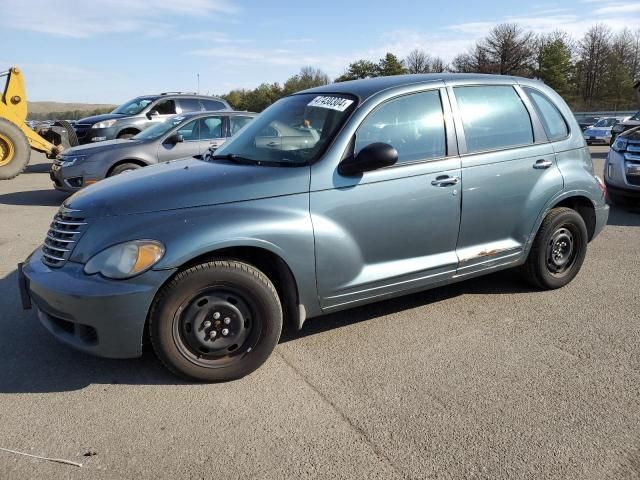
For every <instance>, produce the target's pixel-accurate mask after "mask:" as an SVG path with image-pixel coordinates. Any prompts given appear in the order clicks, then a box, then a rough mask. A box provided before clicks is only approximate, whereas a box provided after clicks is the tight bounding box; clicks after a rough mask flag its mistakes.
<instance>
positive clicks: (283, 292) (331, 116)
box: [19, 74, 609, 381]
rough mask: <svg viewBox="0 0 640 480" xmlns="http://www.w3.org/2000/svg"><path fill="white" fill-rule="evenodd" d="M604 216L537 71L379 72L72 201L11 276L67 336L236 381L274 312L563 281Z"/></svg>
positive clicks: (279, 316)
mask: <svg viewBox="0 0 640 480" xmlns="http://www.w3.org/2000/svg"><path fill="white" fill-rule="evenodd" d="M608 213H609V210H608V206H607V205H606V203H605V189H604V184H603V183H602V182H601V180H600V179H599V178H597V177H596V176H595V175H594V171H593V165H592V163H591V156H590V154H589V151H588V149H587V147H586V145H585V141H584V138H583V136H582V132H581V130H580V127H579V126H578V124H577V122H576V120H575V119H574V117H573V115H572V114H571V111H570V110H569V108H568V107H567V105H566V104H565V103H564V101H563V100H562V99H561V98H560V97H559V96H558V95H557V94H556V93H555V92H553V91H552V90H551V89H550V88H548V87H546V86H545V85H543V84H542V83H539V82H536V81H532V80H527V79H521V78H514V77H503V76H482V75H453V74H451V75H448V74H437V75H435V74H434V75H409V76H397V77H386V78H373V79H367V80H359V81H355V82H345V83H339V84H334V85H327V86H324V87H319V88H316V89H312V90H307V91H304V92H301V93H297V94H295V95H291V96H289V97H286V98H284V99H282V100H279V101H278V102H276V103H275V104H274V105H272V106H271V107H269V108H268V109H267V110H265V111H264V112H263V113H262V114H261V115H259V116H258V117H256V118H255V120H253V121H252V122H251V123H249V124H248V125H247V126H245V127H244V128H243V129H242V130H241V131H240V132H239V133H238V134H237V135H236V136H235V137H234V138H232V139H231V140H229V141H228V142H226V143H225V144H224V145H223V146H222V147H221V148H220V149H219V150H217V151H216V153H215V155H213V156H210V157H208V158H207V159H206V160H197V159H194V158H189V159H184V160H175V161H171V162H167V163H163V164H158V165H153V166H150V167H146V168H143V169H140V170H135V171H133V172H129V173H127V174H125V175H118V176H116V177H112V178H108V179H106V180H104V181H101V182H99V183H97V184H96V185H92V186H90V187H88V188H86V189H84V190H82V191H80V192H78V193H76V194H74V195H73V196H71V197H70V198H69V199H68V200H67V201H66V202H65V204H64V205H63V207H62V208H61V209H60V211H59V212H58V214H57V215H56V216H55V218H54V220H53V223H52V226H51V229H50V230H49V232H48V234H47V235H46V237H45V238H46V239H45V243H44V245H42V247H40V248H38V249H37V250H36V251H35V252H34V253H33V254H32V255H31V256H30V257H29V258H28V259H27V260H26V263H25V264H24V265H23V266H22V268H20V269H19V271H20V272H21V273H20V275H19V278H20V285H21V289H22V290H21V291H22V292H23V301H24V305H25V307H28V306H29V305H30V302H31V300H32V301H33V302H34V303H35V305H36V306H37V309H38V315H39V318H40V320H41V322H42V323H43V324H44V325H45V327H46V328H48V329H49V330H50V331H51V333H52V334H53V335H54V336H55V337H57V338H58V339H60V340H61V341H63V342H65V343H67V344H69V345H71V346H73V347H75V348H78V349H80V350H83V351H85V352H90V353H94V354H96V355H102V356H107V357H118V358H124V357H135V356H139V355H141V354H142V343H143V337H144V336H145V334H146V333H145V332H148V335H149V336H150V339H151V343H152V344H153V347H154V349H155V351H156V353H157V355H158V357H159V358H160V359H161V360H162V361H163V362H164V364H165V365H166V366H167V367H168V368H169V369H170V370H172V371H173V372H176V373H177V374H180V375H183V376H186V377H188V378H192V379H197V380H204V381H219V380H229V379H234V378H239V377H242V376H243V375H246V374H248V373H250V372H252V371H253V370H255V369H256V368H258V367H259V366H260V365H261V364H262V363H263V362H264V361H265V360H266V359H267V357H268V356H269V355H270V354H271V352H272V350H273V349H274V347H275V346H276V344H277V343H278V339H279V338H280V333H281V330H282V327H283V323H284V322H286V323H288V324H289V325H290V326H292V327H293V328H303V325H304V322H305V320H306V319H308V318H311V317H318V316H320V315H322V314H325V313H329V312H336V311H339V310H344V309H347V308H350V307H353V306H355V305H361V304H365V303H369V302H374V301H378V300H381V299H384V298H389V297H393V296H398V295H403V294H406V293H408V292H413V291H417V290H422V289H426V288H433V287H437V286H442V285H446V284H448V283H452V282H457V281H461V280H464V279H467V278H471V277H475V276H478V275H484V274H487V273H491V272H495V271H497V270H501V269H505V268H512V267H518V268H520V269H521V270H522V272H523V275H524V277H525V278H526V279H527V280H529V281H530V282H531V283H532V284H533V285H535V286H536V287H537V288H540V289H553V288H559V287H562V286H564V285H566V284H567V283H569V282H570V281H571V280H572V279H573V278H574V277H575V276H576V275H577V274H578V271H579V270H580V267H581V265H582V262H583V261H584V259H585V255H586V253H587V243H588V242H589V241H590V240H591V239H593V238H594V237H595V236H596V235H597V234H598V233H599V232H600V231H601V230H602V228H603V227H604V225H605V224H606V222H607V216H608ZM43 236H44V234H43Z"/></svg>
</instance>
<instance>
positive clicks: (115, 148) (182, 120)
mask: <svg viewBox="0 0 640 480" xmlns="http://www.w3.org/2000/svg"><path fill="white" fill-rule="evenodd" d="M253 117H255V113H250V112H229V111H218V112H191V113H185V114H181V115H175V116H173V117H170V118H169V119H168V120H165V121H164V122H162V123H157V124H155V125H154V126H153V127H151V128H148V129H146V130H144V131H142V132H140V133H138V134H137V135H136V136H134V137H133V138H131V139H128V140H109V141H106V142H99V143H92V144H88V145H80V146H78V147H75V148H71V149H68V150H65V151H64V152H63V153H62V154H61V155H59V156H58V158H56V160H55V161H54V163H53V165H52V166H51V172H50V176H51V180H53V185H54V187H55V188H56V189H57V190H62V191H66V192H73V191H76V190H80V189H81V188H83V187H86V186H87V185H91V184H93V183H96V182H97V181H99V180H102V179H103V178H106V177H111V176H113V175H117V174H119V173H122V172H127V171H130V170H136V169H138V168H141V167H146V166H147V165H153V164H155V163H159V162H166V161H167V160H174V159H176V158H184V157H193V156H196V155H205V154H207V153H208V151H209V150H210V149H211V148H213V149H216V148H218V147H220V146H221V145H222V144H223V143H224V142H225V141H226V139H227V138H229V137H230V136H231V135H233V134H234V133H235V132H237V131H238V130H240V129H241V128H242V127H243V126H244V125H246V124H247V123H249V122H250V121H251V119H252V118H253Z"/></svg>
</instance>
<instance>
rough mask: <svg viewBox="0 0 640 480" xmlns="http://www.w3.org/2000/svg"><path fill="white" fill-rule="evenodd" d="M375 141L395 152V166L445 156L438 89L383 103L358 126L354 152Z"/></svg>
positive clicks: (443, 129) (443, 130) (442, 120)
mask: <svg viewBox="0 0 640 480" xmlns="http://www.w3.org/2000/svg"><path fill="white" fill-rule="evenodd" d="M376 142H383V143H388V144H389V145H391V146H392V147H394V148H395V149H396V150H397V151H398V163H407V162H414V161H419V160H427V159H432V158H441V157H444V156H446V141H445V127H444V116H443V113H442V102H441V101H440V92H439V91H437V90H433V91H429V92H422V93H415V94H412V95H405V96H403V97H399V98H396V99H393V100H389V101H388V102H386V103H384V104H382V106H380V107H379V108H378V109H377V110H374V111H373V112H372V113H371V114H370V115H369V116H368V117H367V118H366V119H365V120H364V121H363V122H362V124H361V125H360V127H358V131H357V132H356V144H355V153H356V154H357V153H358V152H359V151H360V150H362V149H363V148H364V147H366V146H367V145H370V144H372V143H376Z"/></svg>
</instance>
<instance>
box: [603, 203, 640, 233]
mask: <svg viewBox="0 0 640 480" xmlns="http://www.w3.org/2000/svg"><path fill="white" fill-rule="evenodd" d="M607 225H615V226H619V227H640V203H638V204H636V205H633V204H629V205H621V206H618V205H611V206H610V209H609V220H608V221H607Z"/></svg>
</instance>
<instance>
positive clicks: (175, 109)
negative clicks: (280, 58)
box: [74, 92, 231, 144]
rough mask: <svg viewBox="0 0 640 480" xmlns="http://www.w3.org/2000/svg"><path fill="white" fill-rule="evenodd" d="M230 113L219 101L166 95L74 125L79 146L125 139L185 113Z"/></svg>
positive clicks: (134, 102)
mask: <svg viewBox="0 0 640 480" xmlns="http://www.w3.org/2000/svg"><path fill="white" fill-rule="evenodd" d="M216 110H231V107H230V106H229V104H228V103H227V102H226V101H224V100H223V99H221V98H217V97H208V96H203V95H196V94H189V93H180V92H166V93H161V94H159V95H145V96H142V97H137V98H134V99H133V100H130V101H128V102H126V103H124V104H122V105H120V106H119V107H118V108H116V109H115V110H114V111H113V112H111V113H107V114H104V115H95V116H93V117H86V118H82V119H80V120H77V121H76V123H75V124H74V128H75V130H76V135H77V136H78V141H79V142H80V144H85V143H91V142H103V141H105V140H113V139H117V138H119V139H126V138H131V137H133V136H134V135H137V134H138V133H140V132H141V131H143V130H144V129H146V128H149V127H151V126H153V125H155V124H157V123H161V122H163V121H165V120H166V119H167V118H169V117H171V116H173V115H176V114H179V113H187V112H203V111H216Z"/></svg>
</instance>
